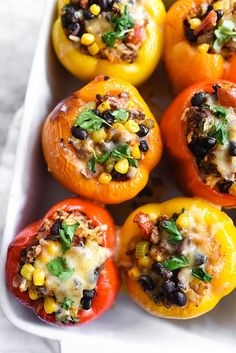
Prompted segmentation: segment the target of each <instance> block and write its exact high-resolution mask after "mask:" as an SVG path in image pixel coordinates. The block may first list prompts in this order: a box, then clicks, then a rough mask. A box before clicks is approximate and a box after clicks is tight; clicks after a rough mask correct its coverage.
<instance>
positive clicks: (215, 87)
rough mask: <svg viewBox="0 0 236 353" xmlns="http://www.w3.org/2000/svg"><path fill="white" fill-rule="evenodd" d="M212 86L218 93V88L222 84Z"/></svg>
mask: <svg viewBox="0 0 236 353" xmlns="http://www.w3.org/2000/svg"><path fill="white" fill-rule="evenodd" d="M212 88H213V89H214V91H215V92H216V93H217V91H218V89H220V88H221V86H220V85H218V83H216V84H215V85H213V86H212Z"/></svg>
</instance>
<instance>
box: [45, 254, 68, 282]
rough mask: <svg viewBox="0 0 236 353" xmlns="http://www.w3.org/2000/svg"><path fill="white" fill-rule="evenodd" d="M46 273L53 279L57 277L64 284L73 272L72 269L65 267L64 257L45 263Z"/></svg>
mask: <svg viewBox="0 0 236 353" xmlns="http://www.w3.org/2000/svg"><path fill="white" fill-rule="evenodd" d="M46 266H47V269H48V271H49V272H50V273H51V274H52V275H53V276H55V277H58V278H59V279H60V280H61V281H62V282H66V281H67V280H68V279H69V278H70V277H71V276H72V275H73V273H74V272H75V269H74V268H70V267H69V266H68V265H67V262H66V259H65V258H64V257H59V256H58V257H56V258H55V259H53V260H51V261H49V262H48V263H47V265H46Z"/></svg>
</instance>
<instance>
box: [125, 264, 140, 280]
mask: <svg viewBox="0 0 236 353" xmlns="http://www.w3.org/2000/svg"><path fill="white" fill-rule="evenodd" d="M128 275H129V277H130V278H132V279H138V278H139V277H140V275H141V273H140V271H139V269H138V267H136V266H134V267H132V268H131V269H130V270H129V271H128Z"/></svg>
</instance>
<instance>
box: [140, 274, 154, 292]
mask: <svg viewBox="0 0 236 353" xmlns="http://www.w3.org/2000/svg"><path fill="white" fill-rule="evenodd" d="M138 282H139V284H140V285H141V286H142V287H143V289H144V290H145V291H151V290H153V289H154V288H155V283H154V281H153V279H152V278H151V277H150V276H148V275H142V276H140V277H139V279H138Z"/></svg>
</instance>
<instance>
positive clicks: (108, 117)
mask: <svg viewBox="0 0 236 353" xmlns="http://www.w3.org/2000/svg"><path fill="white" fill-rule="evenodd" d="M102 118H103V119H104V120H106V122H107V123H108V124H113V123H114V121H115V118H114V116H113V115H112V110H106V111H105V112H104V113H103V114H102Z"/></svg>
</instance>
